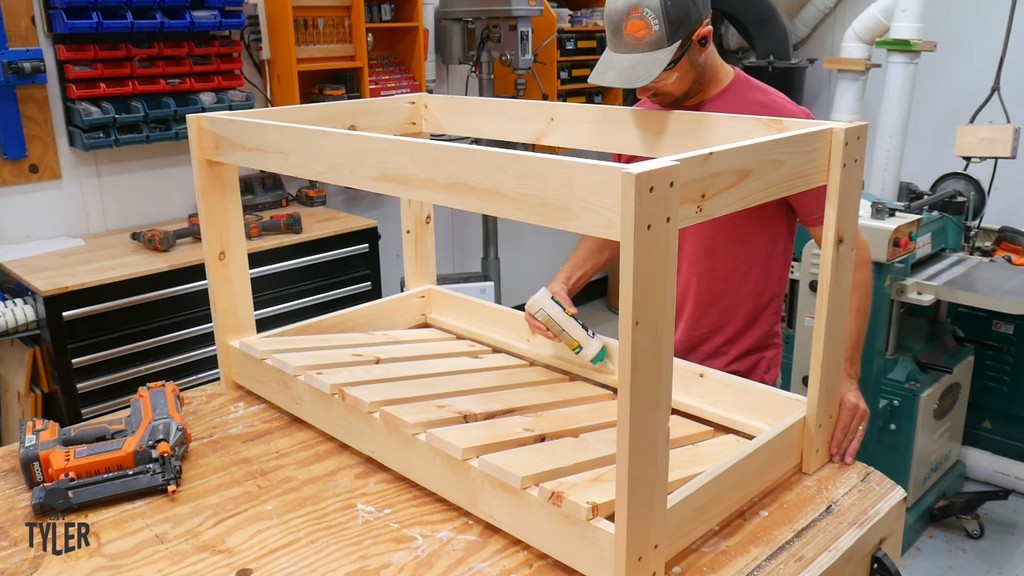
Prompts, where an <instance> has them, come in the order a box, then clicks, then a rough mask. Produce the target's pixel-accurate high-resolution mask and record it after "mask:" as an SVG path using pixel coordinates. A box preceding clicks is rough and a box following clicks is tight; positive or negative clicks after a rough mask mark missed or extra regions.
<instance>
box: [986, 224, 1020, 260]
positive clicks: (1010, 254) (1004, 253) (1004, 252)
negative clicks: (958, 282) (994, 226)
mask: <svg viewBox="0 0 1024 576" xmlns="http://www.w3.org/2000/svg"><path fill="white" fill-rule="evenodd" d="M982 254H984V255H985V256H988V257H992V258H1002V259H1003V260H1006V261H1007V262H1009V263H1010V264H1013V265H1014V266H1024V230H1020V229H1018V228H1014V227H1012V226H1000V227H999V230H997V231H996V237H995V239H993V240H992V244H990V245H988V246H985V247H984V248H983V249H982Z"/></svg>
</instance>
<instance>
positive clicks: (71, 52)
mask: <svg viewBox="0 0 1024 576" xmlns="http://www.w3.org/2000/svg"><path fill="white" fill-rule="evenodd" d="M54 48H55V49H56V51H57V60H64V61H66V60H92V59H93V58H95V57H96V46H95V45H93V44H57V45H56V46H54Z"/></svg>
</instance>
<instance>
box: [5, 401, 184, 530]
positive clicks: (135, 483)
mask: <svg viewBox="0 0 1024 576" xmlns="http://www.w3.org/2000/svg"><path fill="white" fill-rule="evenodd" d="M183 405H184V403H183V401H182V399H181V393H180V391H179V390H178V386H177V385H176V384H174V383H173V382H166V381H164V382H151V383H149V384H147V385H145V386H141V387H140V388H139V390H138V392H137V393H136V395H135V396H134V397H133V398H132V400H131V408H130V410H129V414H128V416H126V417H124V418H116V419H111V420H104V421H98V422H83V423H81V424H76V425H74V426H68V427H66V428H61V427H60V425H59V424H57V423H56V422H53V421H50V420H45V419H42V418H33V419H31V420H28V421H27V422H25V423H24V424H23V425H22V430H21V441H20V443H19V458H20V461H21V472H22V475H24V477H25V485H26V486H28V487H29V488H31V489H32V511H33V512H34V513H35V514H37V515H42V514H45V513H47V512H50V511H58V512H59V511H64V510H68V509H77V508H79V507H81V506H84V505H86V504H91V503H96V502H102V501H106V500H110V499H113V498H118V497H122V496H129V495H135V494H141V493H144V492H149V491H152V490H155V489H162V490H166V491H167V492H168V493H169V494H173V493H174V492H175V491H176V490H177V487H178V481H179V480H180V479H181V461H182V458H184V457H185V454H187V453H188V447H189V444H191V443H192V434H191V433H190V432H189V431H188V429H187V428H186V426H185V419H184V417H183V416H182V406H183Z"/></svg>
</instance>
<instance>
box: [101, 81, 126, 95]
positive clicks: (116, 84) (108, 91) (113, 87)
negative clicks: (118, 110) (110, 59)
mask: <svg viewBox="0 0 1024 576" xmlns="http://www.w3.org/2000/svg"><path fill="white" fill-rule="evenodd" d="M131 94H132V83H131V81H129V80H104V81H103V95H104V96H131Z"/></svg>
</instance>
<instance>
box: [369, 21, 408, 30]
mask: <svg viewBox="0 0 1024 576" xmlns="http://www.w3.org/2000/svg"><path fill="white" fill-rule="evenodd" d="M419 27H420V25H419V23H418V22H377V23H367V24H366V28H367V29H373V28H419Z"/></svg>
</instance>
